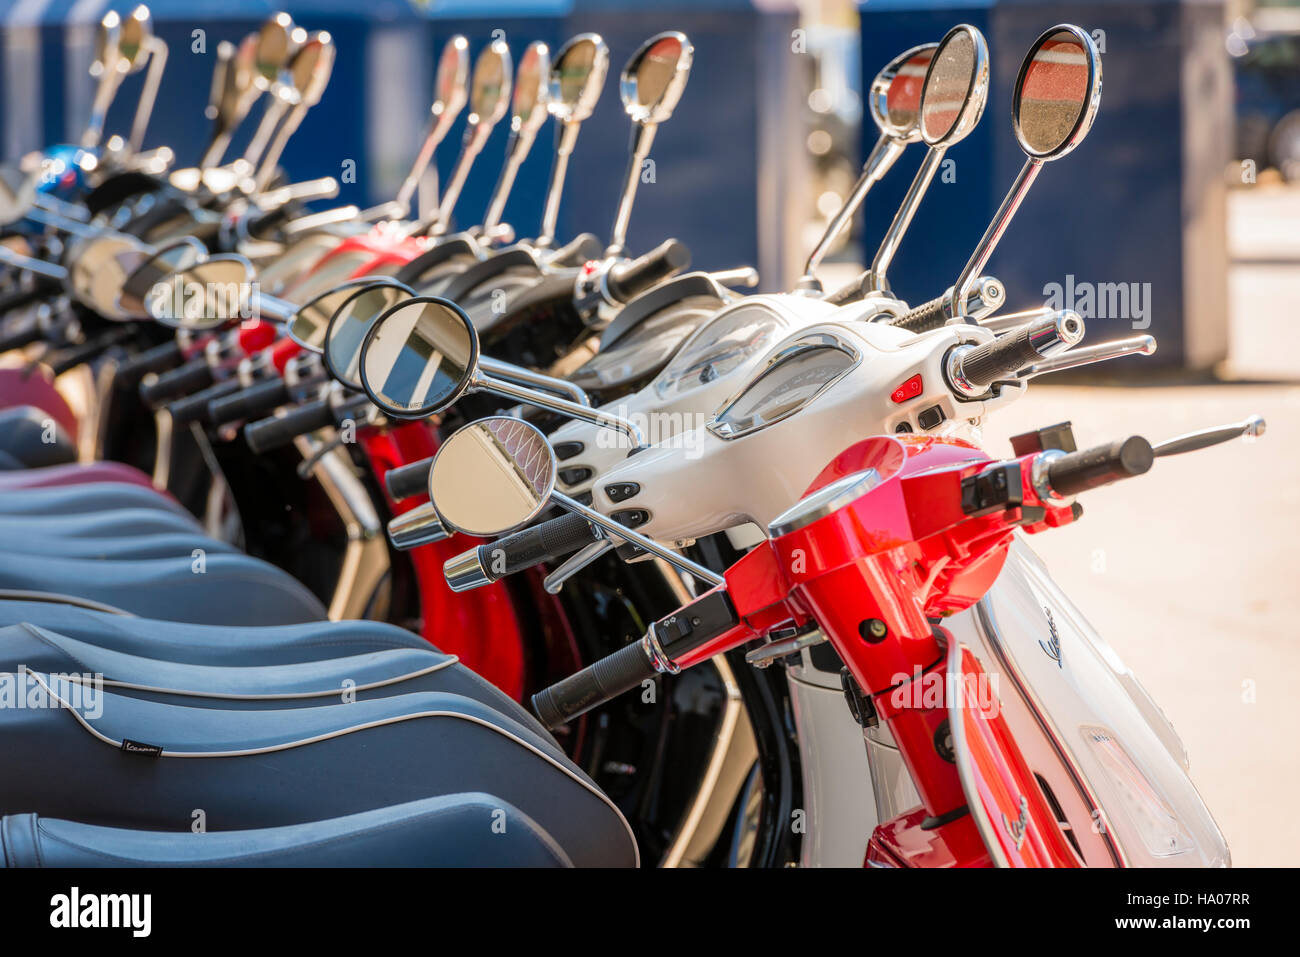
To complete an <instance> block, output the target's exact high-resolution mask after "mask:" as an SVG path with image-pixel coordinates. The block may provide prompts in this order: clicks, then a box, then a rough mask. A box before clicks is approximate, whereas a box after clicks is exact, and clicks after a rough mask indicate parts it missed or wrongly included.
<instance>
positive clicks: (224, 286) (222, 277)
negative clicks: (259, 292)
mask: <svg viewBox="0 0 1300 957" xmlns="http://www.w3.org/2000/svg"><path fill="white" fill-rule="evenodd" d="M253 275H254V272H253V266H252V264H251V263H250V262H249V261H248V260H247V259H245V258H244V257H243V256H236V255H232V254H222V255H219V256H213V257H211V258H209V259H206V260H204V261H203V262H199V263H195V264H194V265H193V266H190V267H189V268H188V269H184V270H182V271H180V272H177V273H173V274H172V275H171V276H168V277H167V278H166V279H163V280H162V281H161V282H158V283H155V284H154V286H153V288H152V289H150V290H149V293H148V295H147V296H145V308H146V310H147V311H148V314H149V315H150V316H152V317H153V318H154V319H156V320H157V321H158V322H161V323H162V324H163V325H165V326H172V327H174V328H180V329H210V328H213V327H215V326H221V325H224V324H225V323H227V322H230V321H231V320H234V319H252V318H254V311H253V306H254V303H253V301H252V296H253V282H252V280H253Z"/></svg>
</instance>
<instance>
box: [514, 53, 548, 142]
mask: <svg viewBox="0 0 1300 957" xmlns="http://www.w3.org/2000/svg"><path fill="white" fill-rule="evenodd" d="M550 73H551V51H550V50H549V49H548V48H547V46H546V44H545V43H540V42H536V43H530V44H528V49H527V50H525V51H524V55H523V56H522V57H520V58H519V71H518V72H517V73H516V74H515V92H514V96H513V97H512V99H511V101H510V114H511V116H510V128H511V129H512V130H514V132H516V133H518V132H519V131H521V130H528V129H532V130H535V129H537V128H538V127H540V126H541V125H542V121H543V120H545V119H546V116H547V113H546V100H547V97H548V92H547V87H546V84H547V82H548V81H549V79H550Z"/></svg>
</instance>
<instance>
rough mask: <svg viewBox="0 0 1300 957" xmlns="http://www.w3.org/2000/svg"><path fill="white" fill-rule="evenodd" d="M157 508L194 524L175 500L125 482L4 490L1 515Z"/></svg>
mask: <svg viewBox="0 0 1300 957" xmlns="http://www.w3.org/2000/svg"><path fill="white" fill-rule="evenodd" d="M148 508H156V509H159V510H162V511H164V512H168V513H171V514H174V515H179V516H182V517H184V518H186V519H189V520H190V521H191V522H192V521H194V519H193V517H192V516H191V515H190V513H189V512H187V511H185V509H184V508H182V507H181V505H180V503H178V502H177V501H176V500H175V499H173V498H171V497H170V496H168V495H164V494H162V493H161V492H158V491H155V490H154V489H152V488H143V487H141V486H139V485H134V484H130V483H126V482H85V483H82V484H79V485H59V486H53V487H48V488H46V487H42V488H16V489H5V490H4V495H2V496H0V515H3V516H7V515H39V516H45V517H52V516H56V515H90V514H96V513H99V512H105V511H112V510H115V509H148Z"/></svg>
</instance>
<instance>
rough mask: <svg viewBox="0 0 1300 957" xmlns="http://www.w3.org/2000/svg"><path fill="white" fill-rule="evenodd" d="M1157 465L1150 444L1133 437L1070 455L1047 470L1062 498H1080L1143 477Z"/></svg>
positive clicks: (1050, 482) (1053, 463)
mask: <svg viewBox="0 0 1300 957" xmlns="http://www.w3.org/2000/svg"><path fill="white" fill-rule="evenodd" d="M1154 461H1155V453H1154V452H1153V451H1152V450H1151V443H1150V442H1148V441H1147V440H1146V439H1144V438H1142V436H1140V435H1133V436H1130V437H1129V438H1127V439H1122V440H1120V441H1118V442H1112V443H1111V444H1110V445H1099V446H1097V447H1096V448H1093V449H1084V450H1083V451H1082V452H1069V453H1067V454H1065V455H1063V456H1061V457H1060V458H1057V459H1055V460H1053V461H1052V462H1051V464H1049V465H1048V467H1047V481H1048V483H1049V484H1050V485H1051V486H1052V489H1053V490H1054V491H1056V493H1057V494H1059V495H1078V494H1079V493H1080V492H1086V491H1087V490H1088V489H1093V488H1099V487H1101V486H1102V485H1109V484H1110V483H1111V482H1117V481H1119V480H1120V479H1126V478H1132V477H1133V476H1135V475H1142V474H1143V473H1144V472H1146V471H1147V470H1148V469H1149V468H1151V463H1152V462H1154Z"/></svg>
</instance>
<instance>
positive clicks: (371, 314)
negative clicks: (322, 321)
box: [325, 280, 415, 392]
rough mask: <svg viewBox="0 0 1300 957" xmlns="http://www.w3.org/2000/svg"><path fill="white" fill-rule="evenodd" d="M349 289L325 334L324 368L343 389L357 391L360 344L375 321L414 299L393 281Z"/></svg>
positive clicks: (358, 389) (401, 285) (370, 281)
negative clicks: (345, 387)
mask: <svg viewBox="0 0 1300 957" xmlns="http://www.w3.org/2000/svg"><path fill="white" fill-rule="evenodd" d="M367 283H368V284H367V285H366V286H364V287H363V288H361V289H353V290H352V291H351V293H350V294H348V295H346V296H344V298H343V299H342V300H340V301H339V303H338V304H337V305H336V306H335V307H334V310H333V312H332V313H331V314H330V316H329V317H328V321H327V323H326V330H325V368H326V369H328V370H329V373H330V375H332V376H333V377H334V378H336V379H338V380H339V381H340V382H342V383H343V384H344V385H345V386H347V387H348V388H350V389H355V390H356V391H358V392H359V391H361V389H362V385H361V369H360V366H361V343H362V342H364V341H365V338H366V333H367V332H369V331H370V327H371V326H373V325H374V324H375V320H376V319H378V318H379V317H380V316H382V315H383V314H384V313H386V312H388V310H390V309H392V308H393V307H394V306H396V305H397V304H398V303H399V302H405V301H406V300H407V299H410V298H411V297H412V296H414V295H415V292H414V290H412V289H411V288H410V287H409V286H405V285H403V284H402V283H399V282H397V281H396V280H391V281H388V282H382V283H376V282H374V281H373V280H368V281H367Z"/></svg>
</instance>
